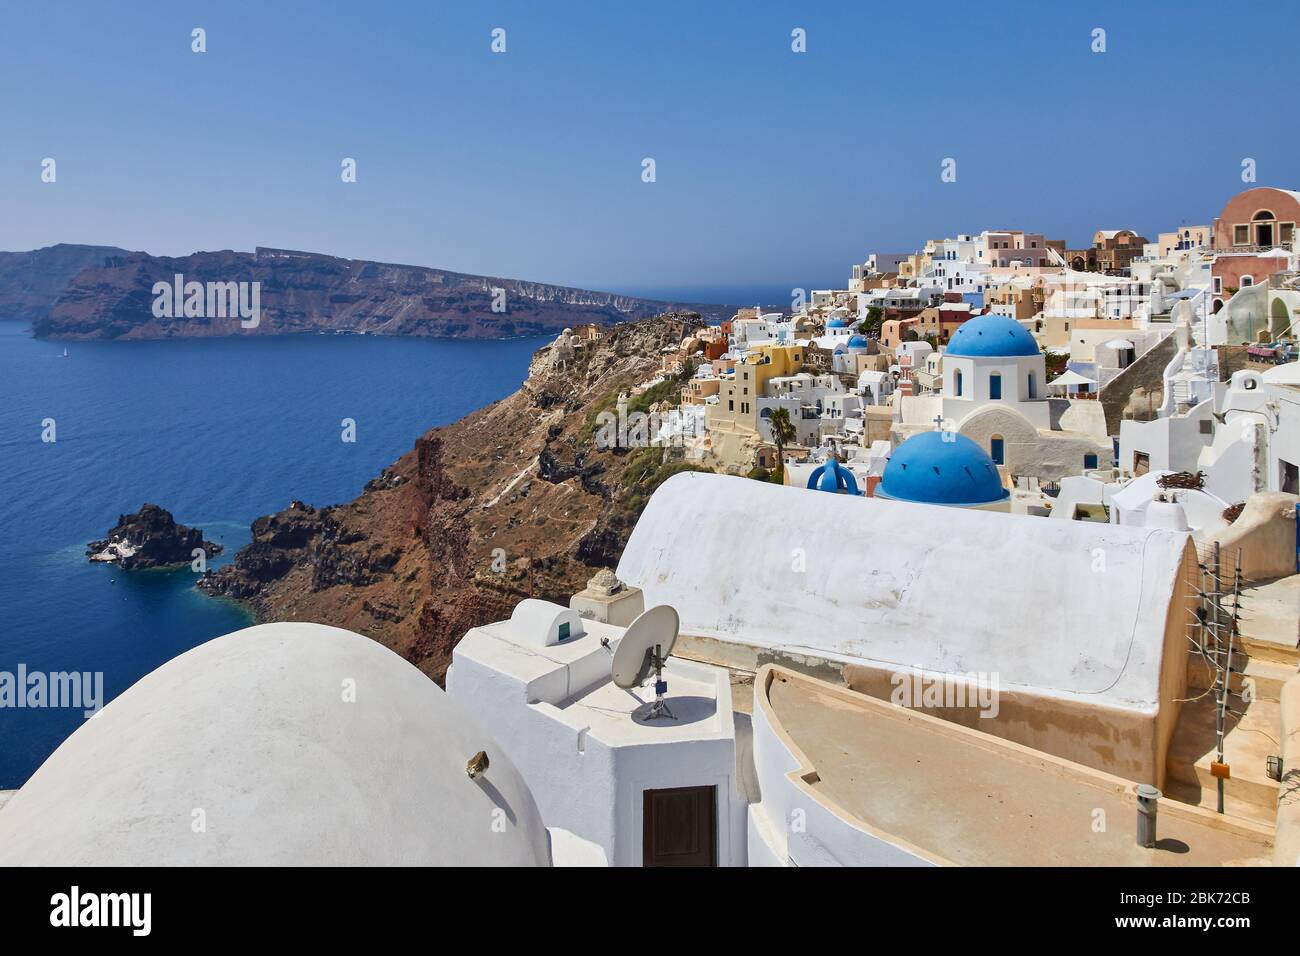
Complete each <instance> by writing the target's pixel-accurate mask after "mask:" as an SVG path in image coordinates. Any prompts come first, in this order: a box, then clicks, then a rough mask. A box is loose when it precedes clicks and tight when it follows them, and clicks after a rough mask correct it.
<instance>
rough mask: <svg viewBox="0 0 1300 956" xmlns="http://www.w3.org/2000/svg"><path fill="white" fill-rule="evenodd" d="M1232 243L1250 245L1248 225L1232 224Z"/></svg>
mask: <svg viewBox="0 0 1300 956" xmlns="http://www.w3.org/2000/svg"><path fill="white" fill-rule="evenodd" d="M1232 244H1233V245H1234V246H1248V245H1250V226H1233V227H1232Z"/></svg>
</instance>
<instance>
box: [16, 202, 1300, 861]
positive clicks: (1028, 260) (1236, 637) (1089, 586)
mask: <svg viewBox="0 0 1300 956" xmlns="http://www.w3.org/2000/svg"><path fill="white" fill-rule="evenodd" d="M1297 221H1300V192H1295V191H1289V190H1283V189H1274V188H1252V189H1249V190H1246V191H1245V192H1242V193H1240V194H1239V195H1236V196H1233V197H1231V198H1230V199H1229V200H1228V201H1227V202H1226V204H1225V205H1224V206H1223V209H1222V212H1221V213H1220V215H1219V216H1217V217H1216V218H1215V219H1214V221H1213V222H1212V224H1209V225H1202V226H1179V227H1178V228H1177V229H1171V231H1170V232H1168V233H1160V234H1158V235H1157V236H1156V237H1155V239H1154V240H1152V239H1150V238H1148V237H1145V236H1142V235H1138V234H1137V233H1136V232H1134V231H1132V230H1129V229H1110V228H1106V229H1099V230H1097V231H1096V232H1095V234H1094V236H1093V243H1092V246H1091V247H1089V248H1086V249H1071V248H1069V247H1068V245H1067V244H1066V243H1064V242H1061V241H1058V240H1054V239H1048V238H1046V236H1045V234H1042V233H1031V232H1025V231H1021V230H1010V229H1000V230H986V231H984V232H981V233H979V234H978V235H965V234H962V235H958V236H956V237H954V238H944V239H935V240H932V241H930V242H927V243H926V244H925V246H924V248H923V249H921V250H919V251H915V252H890V253H885V252H874V253H871V254H870V255H867V256H866V257H865V260H864V261H863V262H862V263H860V264H854V265H853V266H852V268H851V271H850V275H849V277H848V281H847V284H846V285H847V287H846V288H844V289H834V290H813V291H811V292H808V293H807V294H799V293H796V296H795V300H796V301H795V302H794V303H793V308H791V309H790V310H788V311H786V310H777V309H771V308H767V307H764V306H762V305H756V306H754V307H752V308H741V309H739V310H738V311H736V312H735V314H734V315H733V316H732V317H731V318H729V319H726V320H723V321H720V322H718V323H716V324H712V323H711V322H709V321H708V320H706V319H704V318H702V317H701V316H700V315H699V314H698V313H695V312H684V313H679V312H674V313H672V314H669V315H664V316H659V317H657V318H654V319H646V320H642V321H641V322H635V323H624V324H618V325H615V326H612V327H609V326H601V325H596V324H590V325H581V326H576V327H572V328H566V329H565V330H564V331H563V332H562V333H561V334H560V336H559V337H558V338H557V339H556V340H555V341H554V342H553V343H552V344H550V345H548V346H546V347H544V348H542V349H540V350H539V351H538V352H537V353H536V354H535V355H534V356H533V360H532V364H531V366H530V370H529V376H528V379H527V381H526V382H525V383H524V385H523V387H522V388H521V389H520V390H519V391H518V392H516V393H515V394H514V395H512V396H510V397H508V398H506V399H503V400H502V401H500V402H497V403H494V404H493V405H491V406H489V407H488V408H485V409H482V410H480V411H479V412H476V413H474V414H473V415H471V416H468V417H467V418H465V419H463V420H462V421H461V422H459V423H456V424H455V425H452V426H449V427H447V428H443V429H435V430H434V431H433V432H430V433H429V435H427V436H425V437H424V438H422V439H420V440H419V441H418V442H417V443H416V446H415V448H414V449H413V451H412V452H411V453H409V454H408V455H406V456H405V457H403V458H402V459H401V460H400V461H398V462H397V463H395V464H394V465H393V466H392V468H389V469H385V470H384V472H383V473H382V474H381V476H380V477H379V478H378V479H375V480H373V481H371V482H370V483H369V484H367V486H366V490H365V492H364V493H363V494H362V495H361V496H360V497H359V498H358V499H357V501H356V502H353V503H352V504H350V505H344V506H338V507H329V508H322V509H319V510H317V509H316V508H314V507H311V506H308V505H305V504H303V503H302V502H298V501H295V502H294V503H293V504H292V505H291V506H290V507H289V508H288V509H286V510H285V511H284V512H281V513H280V514H278V515H272V516H268V517H267V518H262V519H259V521H258V522H257V523H255V525H254V528H253V531H254V542H253V544H251V545H250V546H249V547H248V548H246V549H244V550H243V551H241V553H240V555H239V556H237V557H236V559H235V561H234V562H233V563H232V564H230V565H227V566H226V567H225V568H223V569H220V570H219V571H217V572H214V573H210V574H207V575H205V576H204V577H203V578H202V579H201V583H200V586H201V587H203V589H204V590H206V591H208V592H209V593H212V594H217V595H221V596H228V597H237V598H240V599H245V600H248V599H252V600H253V601H254V607H255V608H256V609H257V612H258V616H259V618H260V619H261V620H262V621H264V622H265V623H261V624H259V625H257V626H255V627H251V628H247V629H245V630H240V631H236V632H233V633H230V634H227V635H225V636H223V637H220V638H217V639H215V640H212V641H210V642H208V643H206V644H203V645H201V646H199V647H197V648H195V649H193V650H191V651H188V652H186V653H183V654H181V655H179V656H178V657H175V658H173V659H172V660H170V661H169V662H167V663H166V664H164V665H162V666H161V667H159V668H158V669H157V670H155V671H154V672H153V673H151V674H149V675H148V676H146V677H145V678H144V679H142V680H141V681H139V682H138V683H137V684H136V685H134V686H133V687H131V688H130V689H128V690H127V691H126V692H125V693H123V694H121V695H120V696H119V697H117V698H116V699H115V700H113V701H111V702H110V703H109V704H108V705H107V706H106V707H104V708H103V710H102V712H100V713H99V714H98V715H97V717H96V719H95V720H93V721H87V722H86V724H85V726H83V727H82V728H80V729H79V730H78V731H77V732H76V733H74V734H73V735H72V736H71V737H69V738H68V739H67V740H66V741H65V742H64V743H63V744H62V745H61V746H60V747H59V748H58V750H56V751H55V752H54V754H53V755H51V756H50V758H49V759H48V760H47V761H46V762H45V763H44V764H43V765H42V766H41V768H40V769H39V770H38V771H37V772H36V773H35V774H34V775H33V776H32V777H31V779H30V780H28V781H27V782H26V783H25V784H24V785H23V787H22V788H21V789H20V790H17V791H14V792H12V793H5V794H0V864H5V863H37V864H51V863H59V864H65V865H66V864H78V865H93V864H103V863H116V864H123V863H125V864H137V863H152V864H157V863H164V864H194V863H203V864H230V863H244V864H247V863H293V864H340V863H344V864H363V865H369V864H390V863H422V864H442V865H447V864H464V863H475V864H501V865H540V866H547V865H562V866H798V867H803V866H864V865H870V866H951V865H970V866H1131V867H1186V866H1191V867H1198V866H1234V867H1235V866H1288V867H1290V866H1296V865H1300V801H1298V800H1297V792H1298V791H1297V785H1298V784H1300V673H1298V670H1300V646H1298V642H1297V636H1298V635H1300V574H1298V573H1297V569H1298V568H1300V539H1298V538H1297V515H1300V373H1298V372H1297V370H1300V363H1298V362H1297V361H1296V357H1295V340H1296V339H1295V335H1294V331H1293V324H1294V323H1295V321H1296V318H1297V317H1298V316H1300V261H1298V259H1297V255H1298V253H1300V246H1298V245H1297V240H1296V234H1295V224H1296V222H1297ZM1111 225H1113V224H1111ZM123 520H125V518H124V519H123ZM196 533H197V532H196ZM111 536H112V535H111V534H110V537H111ZM592 571H594V572H595V573H594V574H592ZM577 573H582V574H583V579H584V580H585V585H584V586H574V583H575V582H574V575H575V574H577ZM385 628H387V629H388V630H385ZM444 632H445V633H449V634H452V637H451V639H450V640H447V641H445V642H442V641H440V640H439V639H438V635H440V634H442V633H444ZM385 645H386V646H385ZM394 651H396V652H397V653H393V652H394ZM413 665H417V666H418V669H417V666H413ZM422 670H423V673H422V672H421V671H422ZM431 678H432V679H431ZM435 680H441V681H442V683H444V684H445V690H444V689H443V688H442V687H439V685H438V683H436V682H435ZM340 684H341V685H342V686H343V687H344V689H345V690H344V698H343V699H344V706H342V707H341V706H340V705H339V702H338V701H337V700H335V699H334V698H335V696H336V694H335V692H334V691H333V690H332V688H336V687H338V686H340ZM349 687H352V688H354V689H355V688H358V687H359V688H363V690H362V691H361V692H360V693H359V694H354V696H352V697H351V698H349V697H348V693H349V691H348V688H349ZM320 688H330V689H331V690H330V693H322V692H320ZM246 741H264V742H265V746H259V747H256V748H249V747H246V746H244V743H243V742H246ZM322 754H328V759H320V757H321V755H322ZM140 781H148V782H149V783H148V785H141V784H140ZM92 784H93V785H92ZM250 790H251V792H252V793H251V796H250ZM302 792H311V793H312V794H313V801H312V804H313V806H312V807H311V808H308V809H304V808H303V806H302V805H301V801H300V800H299V799H298V795H299V794H301V793H302ZM194 807H202V808H203V810H204V813H212V814H214V816H216V817H218V818H219V819H221V821H222V823H221V826H222V830H221V831H220V833H221V835H220V838H219V839H210V838H206V837H202V836H200V837H197V838H195V839H176V836H175V833H176V829H177V827H178V826H179V827H181V828H182V829H183V828H184V827H185V826H188V820H189V817H188V814H190V813H191V812H197V811H192V808H194ZM430 819H436V820H437V821H439V824H440V825H438V826H430V825H429V823H428V821H429V820H430ZM322 821H327V822H326V823H323V822H322ZM194 832H195V833H196V834H197V833H198V832H199V831H197V830H195V831H194Z"/></svg>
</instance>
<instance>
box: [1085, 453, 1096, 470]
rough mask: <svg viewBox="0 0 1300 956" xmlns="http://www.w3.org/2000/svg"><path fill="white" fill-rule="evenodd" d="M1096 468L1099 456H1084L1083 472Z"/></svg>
mask: <svg viewBox="0 0 1300 956" xmlns="http://www.w3.org/2000/svg"><path fill="white" fill-rule="evenodd" d="M1096 467H1097V456H1096V455H1084V456H1083V470H1084V471H1091V470H1092V469H1094V468H1096Z"/></svg>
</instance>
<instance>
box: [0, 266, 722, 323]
mask: <svg viewBox="0 0 1300 956" xmlns="http://www.w3.org/2000/svg"><path fill="white" fill-rule="evenodd" d="M178 276H179V277H183V280H181V281H180V282H178V281H177V277H178ZM173 283H176V284H177V285H179V286H180V287H181V292H180V294H177V295H174V296H173V297H172V299H173V300H179V301H177V302H176V304H177V305H179V306H180V308H174V307H173V308H166V309H159V308H156V307H155V305H156V300H157V299H158V296H157V294H156V289H157V288H161V287H163V286H168V287H170V286H171V285H172V284H173ZM249 287H252V288H253V289H254V290H255V291H256V293H257V297H258V302H259V309H258V311H259V314H258V316H257V319H256V321H250V320H249V317H248V316H246V315H243V316H241V314H240V311H239V310H238V309H237V308H235V307H233V305H234V304H235V303H237V302H238V291H236V292H235V295H234V296H233V297H227V296H226V295H225V294H224V293H222V291H221V290H244V289H248V288H249ZM188 288H193V290H194V294H193V295H192V296H191V295H190V294H189V293H188V292H187V291H186V289H188ZM214 289H215V290H217V291H218V293H219V294H218V295H217V296H215V297H214V295H213V290H214ZM232 298H233V300H234V301H233V302H232V301H231V299H232ZM245 298H247V296H245ZM677 309H683V310H689V311H693V312H698V313H700V314H701V315H702V316H704V317H705V318H706V319H711V320H713V321H720V320H722V319H724V318H727V317H729V316H730V315H731V314H732V313H733V312H734V311H735V308H734V305H706V304H699V303H682V302H666V301H657V300H653V299H644V298H638V297H636V296H626V295H619V294H617V293H613V292H593V291H590V290H587V289H576V288H571V287H568V286H558V285H549V284H547V283H542V282H529V281H526V280H522V279H505V278H496V277H492V276H479V275H468V274H465V273H460V272H447V271H445V270H442V269H431V268H425V267H423V266H410V265H394V264H390V263H383V262H369V261H365V260H361V259H342V258H338V257H336V256H328V255H322V254H320V253H315V252H300V251H296V250H290V249H269V248H262V247H258V248H257V249H256V250H255V251H253V252H232V251H230V250H223V251H220V252H196V253H194V254H193V255H189V256H183V257H179V258H171V257H166V256H153V255H149V254H147V253H143V252H128V251H127V250H125V249H118V248H115V247H112V246H82V245H67V244H60V245H56V246H49V247H46V248H44V249H35V250H32V251H30V252H0V316H4V317H5V318H15V319H20V320H23V321H28V322H31V323H32V330H33V333H34V334H35V335H36V336H37V337H39V338H51V339H165V338H182V337H183V338H190V337H215V336H227V335H284V334H294V333H356V334H374V335H413V336H429V337H437V338H465V339H505V338H518V337H522V336H531V335H541V334H549V333H556V332H559V331H560V330H561V329H564V328H567V327H577V326H580V325H588V324H591V325H598V326H608V325H613V324H615V323H618V322H623V321H627V320H634V319H643V318H647V317H650V316H654V315H659V314H661V313H664V312H670V311H674V310H677ZM245 311H246V310H245Z"/></svg>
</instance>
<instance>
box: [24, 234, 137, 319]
mask: <svg viewBox="0 0 1300 956" xmlns="http://www.w3.org/2000/svg"><path fill="white" fill-rule="evenodd" d="M127 254H128V253H127V251H126V250H125V249H117V248H114V247H113V246H75V245H68V244H61V245H57V246H47V247H46V248H44V249H33V250H31V251H30V252H0V319H18V320H20V321H22V322H35V321H37V320H38V319H43V318H44V317H45V316H46V315H47V314H49V311H50V307H51V306H52V305H54V303H55V302H56V301H58V298H59V296H60V295H62V294H63V290H64V289H66V288H67V287H68V283H70V282H71V281H72V280H73V278H74V277H76V276H77V274H78V273H80V272H82V271H83V270H85V269H89V268H92V267H98V266H102V265H103V264H104V263H105V262H106V261H108V259H109V258H110V257H112V256H124V255H127Z"/></svg>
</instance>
